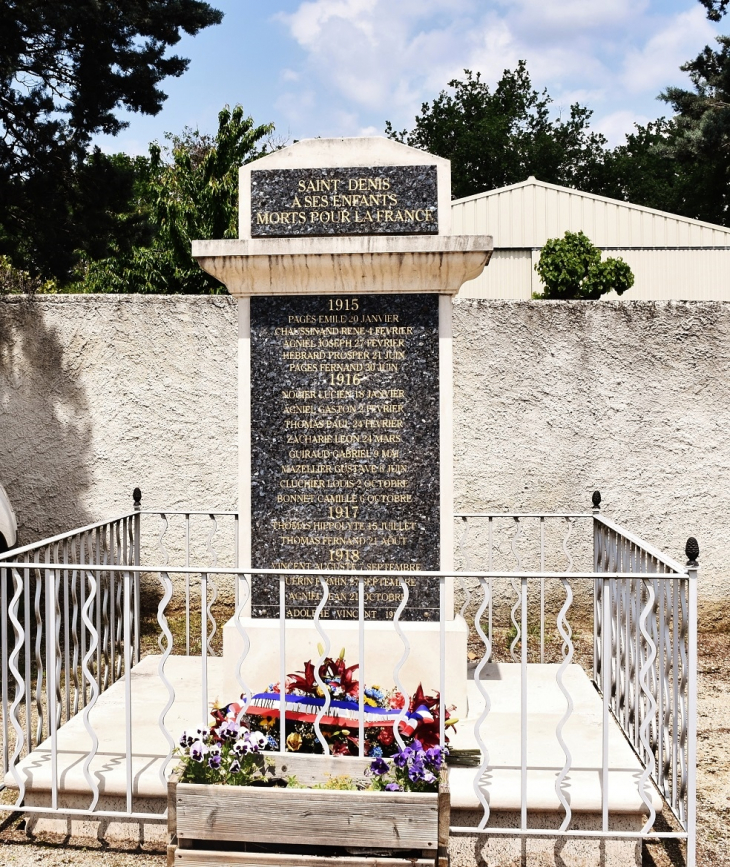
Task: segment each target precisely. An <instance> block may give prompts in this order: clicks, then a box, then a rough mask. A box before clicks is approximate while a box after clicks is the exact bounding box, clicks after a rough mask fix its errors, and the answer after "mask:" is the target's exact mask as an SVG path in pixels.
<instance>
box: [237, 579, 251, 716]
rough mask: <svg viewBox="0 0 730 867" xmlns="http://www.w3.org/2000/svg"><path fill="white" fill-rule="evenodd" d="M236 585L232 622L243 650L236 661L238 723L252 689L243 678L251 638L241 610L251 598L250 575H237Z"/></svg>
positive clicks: (245, 708)
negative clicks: (238, 699)
mask: <svg viewBox="0 0 730 867" xmlns="http://www.w3.org/2000/svg"><path fill="white" fill-rule="evenodd" d="M241 583H243V586H244V588H245V593H243V594H242V593H241V590H240V585H241ZM236 587H237V588H238V593H237V594H236V595H237V597H238V604H237V605H236V612H235V614H234V622H235V624H236V630H237V631H238V634H239V635H240V636H241V643H242V646H243V651H242V652H241V655H240V656H239V657H238V662H237V663H236V680H237V681H238V685H239V686H240V687H241V699H242V704H241V711H240V713H239V714H238V717H237V718H236V722H238V723H240V722H241V718H242V717H243V715H244V714H245V713H246V711H247V710H248V705H249V703H250V701H251V696H252V694H253V693H252V691H251V690H250V689H249V687H248V684H247V683H246V681H245V680H244V678H243V674H242V671H243V664H244V662H245V661H246V657H247V656H248V654H249V651H250V650H251V639H250V638H249V637H248V632H247V631H246V630H245V629H244V628H243V612H244V610H245V607H246V604H247V603H248V600H249V599H250V598H251V576H250V575H243V576H240V575H237V576H236Z"/></svg>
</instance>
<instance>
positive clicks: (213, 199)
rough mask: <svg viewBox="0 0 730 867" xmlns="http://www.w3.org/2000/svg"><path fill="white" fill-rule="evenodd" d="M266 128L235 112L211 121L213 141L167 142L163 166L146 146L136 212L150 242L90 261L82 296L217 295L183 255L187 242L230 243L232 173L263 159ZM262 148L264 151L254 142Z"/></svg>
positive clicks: (188, 135) (188, 137) (213, 283)
mask: <svg viewBox="0 0 730 867" xmlns="http://www.w3.org/2000/svg"><path fill="white" fill-rule="evenodd" d="M273 129H274V127H273V124H262V125H260V126H256V125H255V124H254V122H253V120H252V119H251V118H250V117H244V114H243V108H242V107H241V106H240V105H237V106H236V107H235V108H234V109H233V110H232V111H231V110H230V109H229V108H228V107H226V108H224V109H223V111H221V112H220V114H219V115H218V132H217V134H216V136H215V137H214V138H213V137H211V136H206V135H201V134H200V133H199V132H198V131H197V130H196V131H192V130H189V129H187V130H185V131H184V132H183V134H182V135H180V136H175V135H169V136H168V138H169V140H170V141H171V145H172V147H171V148H170V153H169V158H168V159H164V158H163V157H164V155H163V152H162V150H161V148H160V147H159V145H157V144H153V145H151V146H150V157H151V158H150V167H149V178H148V179H147V180H146V184H145V189H144V197H145V198H146V203H145V202H144V201H143V203H142V206H144V205H145V204H146V206H147V207H148V209H149V210H148V217H149V221H150V223H151V225H152V227H153V230H154V233H155V235H154V239H153V240H152V243H151V244H150V245H147V246H135V247H133V248H132V249H131V250H129V251H128V252H126V253H124V252H122V253H120V254H119V255H116V256H113V257H108V258H105V259H101V260H98V261H92V260H90V259H87V260H86V262H85V265H84V270H83V272H82V275H81V279H82V283H81V286H82V290H83V291H86V292H150V293H189V294H195V293H208V292H212V293H218V292H223V291H225V290H224V288H223V287H222V286H221V284H220V283H218V281H217V280H215V279H214V278H213V277H211V276H210V275H209V274H206V273H205V272H204V271H202V270H201V268H200V267H199V266H198V264H197V263H196V262H195V260H194V259H193V258H192V256H191V253H190V245H191V241H193V240H195V239H206V238H237V237H238V169H239V167H240V166H241V165H242V164H243V163H246V162H249V161H251V160H253V159H256V158H257V157H259V156H262V155H263V153H265V152H266V147H267V145H266V142H265V139H266V138H267V137H268V136H269V135H270V134H271V133H272V131H273ZM262 140H264V144H263V145H262V144H261V142H262Z"/></svg>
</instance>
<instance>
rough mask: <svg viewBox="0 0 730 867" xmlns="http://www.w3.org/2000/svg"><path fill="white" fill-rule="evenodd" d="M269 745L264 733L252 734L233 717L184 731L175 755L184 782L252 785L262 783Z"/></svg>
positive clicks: (181, 780)
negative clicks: (260, 781)
mask: <svg viewBox="0 0 730 867" xmlns="http://www.w3.org/2000/svg"><path fill="white" fill-rule="evenodd" d="M266 746H267V742H266V738H265V737H264V735H262V734H261V732H252V731H250V730H249V729H248V728H246V726H242V725H240V724H239V723H238V722H237V721H236V720H235V719H232V718H230V716H227V717H225V718H224V719H223V720H222V721H220V722H219V724H218V725H214V726H211V728H210V729H206V728H198V729H195V731H194V732H187V731H185V732H183V733H182V736H181V738H180V746H179V747H178V748H177V749H176V750H175V754H176V755H177V756H179V757H180V760H181V762H180V764H181V766H182V773H181V775H180V782H181V783H214V784H215V783H218V784H227V785H230V786H249V785H251V783H253V782H256V781H257V780H263V779H264V774H263V770H264V769H265V762H264V761H262V760H261V759H262V757H261V755H260V754H261V751H262V750H264V749H265V748H266Z"/></svg>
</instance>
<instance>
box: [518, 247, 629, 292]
mask: <svg viewBox="0 0 730 867" xmlns="http://www.w3.org/2000/svg"><path fill="white" fill-rule="evenodd" d="M535 270H536V271H537V273H538V274H539V276H540V280H542V283H543V285H544V287H545V290H544V292H543V294H542V295H539V296H536V297H539V298H551V299H560V300H568V299H571V300H572V299H583V300H592V299H595V298H600V297H601V295H604V294H605V293H606V292H610V291H611V290H612V289H613V290H615V291H616V293H617V294H618V295H623V293H624V292H625V291H626V290H627V289H630V288H631V287H632V286H633V285H634V275H633V274H632V272H631V268H629V266H628V265H627V264H626V262H624V260H623V259H605V260H604V261H603V262H602V261H601V251H600V250H599V249H598V248H597V247H595V246H594V245H593V244H592V243H591V241H590V240H589V239H588V238H587V237H586V235H584V234H583V232H577V233H576V232H566V233H565V236H564V237H563V238H551V239H550V240H548V241H546V242H545V246H544V247H543V248H542V251H541V252H540V260H539V262H538V263H537V265H535Z"/></svg>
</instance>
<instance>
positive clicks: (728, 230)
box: [451, 177, 730, 235]
mask: <svg viewBox="0 0 730 867" xmlns="http://www.w3.org/2000/svg"><path fill="white" fill-rule="evenodd" d="M521 187H543V188H544V189H547V190H555V191H557V192H560V193H570V194H571V195H574V196H582V197H583V198H585V199H593V200H594V201H597V202H608V203H609V204H611V205H618V206H620V207H624V208H627V209H629V210H633V211H641V212H643V213H645V214H652V215H654V216H656V217H669V218H670V219H672V220H677V221H678V222H680V223H689V224H690V225H692V226H701V227H703V228H705V229H712V230H713V231H717V232H724V233H725V234H726V235H730V228H728V227H727V226H719V225H718V224H717V223H707V222H705V221H704V220H695V219H693V218H692V217H683V216H682V215H681V214H673V213H672V212H671V211H660V210H658V209H657V208H647V207H646V206H645V205H636V204H634V203H633V202H624V201H622V200H621V199H612V198H610V197H609V196H599V195H596V194H595V193H586V192H585V191H584V190H578V189H576V188H575V187H563V186H561V185H560V184H549V183H547V181H538V180H537V178H534V177H529V178H527V180H526V181H520V182H519V183H517V184H508V185H507V186H506V187H497V189H495V190H485V191H484V192H483V193H475V194H474V195H472V196H465V197H464V198H463V199H454V200H453V201H452V202H451V206H452V207H453V206H454V205H462V204H464V203H465V202H473V201H475V200H476V199H486V198H488V197H489V196H494V195H497V194H499V193H505V192H509V191H510V190H516V189H519V188H521Z"/></svg>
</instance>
